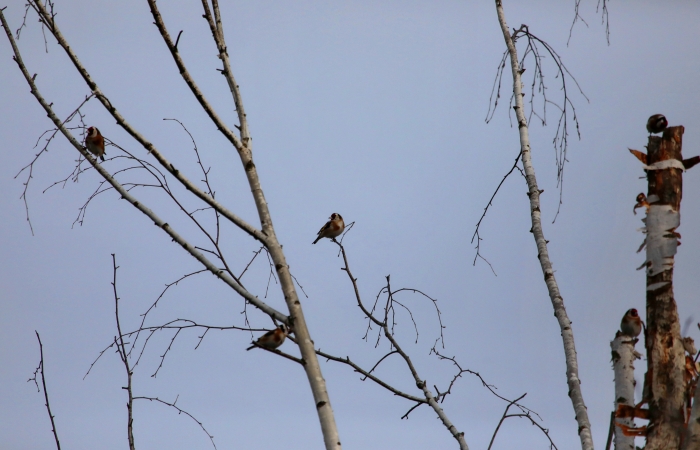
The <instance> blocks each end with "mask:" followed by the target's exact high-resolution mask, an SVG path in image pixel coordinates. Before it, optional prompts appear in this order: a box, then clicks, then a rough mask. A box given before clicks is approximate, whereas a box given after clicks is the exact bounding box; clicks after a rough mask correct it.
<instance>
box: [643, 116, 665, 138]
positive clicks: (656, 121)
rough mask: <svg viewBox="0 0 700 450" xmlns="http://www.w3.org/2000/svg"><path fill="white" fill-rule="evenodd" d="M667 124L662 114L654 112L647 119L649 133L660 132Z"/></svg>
mask: <svg viewBox="0 0 700 450" xmlns="http://www.w3.org/2000/svg"><path fill="white" fill-rule="evenodd" d="M667 126H668V120H666V117H664V115H663V114H654V115H653V116H651V117H649V120H647V131H648V132H649V133H650V134H653V133H661V132H662V131H664V130H665V129H666V127H667Z"/></svg>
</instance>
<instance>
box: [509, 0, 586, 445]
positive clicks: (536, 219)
mask: <svg viewBox="0 0 700 450" xmlns="http://www.w3.org/2000/svg"><path fill="white" fill-rule="evenodd" d="M496 11H497V13H498V22H499V23H500V25H501V31H502V32H503V38H504V39H505V42H506V46H507V47H508V53H509V56H510V66H511V71H512V73H513V97H514V99H515V106H514V107H513V109H514V110H515V115H516V117H517V120H518V130H519V132H520V149H521V151H522V156H521V159H522V163H523V169H524V171H525V179H526V180H527V187H528V196H529V197H530V217H531V220H532V235H533V237H534V238H535V244H536V245H537V252H538V255H537V256H538V258H539V260H540V265H541V266H542V273H543V274H544V281H545V284H546V285H547V291H548V292H549V298H550V300H551V301H552V306H553V307H554V316H555V317H556V318H557V321H558V322H559V328H560V329H561V337H562V340H563V344H564V354H565V356H566V380H567V384H568V386H569V397H570V398H571V402H572V404H573V407H574V412H575V414H576V422H577V423H578V435H579V438H580V440H581V448H582V449H583V450H592V449H593V437H592V436H591V424H590V421H589V420H588V412H587V411H586V404H585V403H584V401H583V394H582V392H581V380H580V379H579V376H578V360H577V356H576V345H575V344H574V332H573V330H572V328H571V321H570V320H569V317H568V315H567V314H566V308H565V307H564V299H563V298H562V296H561V294H560V293H559V286H558V285H557V281H556V278H555V277H554V270H553V269H552V263H551V262H550V260H549V253H548V251H547V241H546V240H545V238H544V232H543V230H542V220H541V213H540V190H539V188H538V186H537V178H536V176H535V168H534V166H533V165H532V155H531V153H530V138H529V134H528V126H527V120H526V119H525V110H524V105H523V92H522V81H521V77H520V76H521V74H522V71H521V70H520V64H519V63H518V52H517V49H516V48H515V43H514V42H513V38H512V37H511V35H510V33H509V31H508V24H507V23H506V18H505V14H504V12H503V4H502V1H501V0H496Z"/></svg>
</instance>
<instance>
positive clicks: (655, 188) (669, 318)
mask: <svg viewBox="0 0 700 450" xmlns="http://www.w3.org/2000/svg"><path fill="white" fill-rule="evenodd" d="M683 131H684V128H683V127H682V126H678V127H670V128H667V129H666V130H665V131H664V133H663V137H657V136H650V137H649V145H648V147H647V149H648V153H647V166H646V167H647V180H648V182H649V192H648V195H647V201H648V202H649V212H648V214H647V218H646V234H647V237H646V246H647V268H646V270H647V280H646V283H647V333H646V347H647V375H646V382H647V386H645V388H646V389H645V392H646V395H647V398H645V399H644V400H646V401H647V402H648V403H649V425H648V431H647V445H646V447H645V448H646V450H657V449H658V450H661V449H677V448H679V447H680V444H681V437H682V436H683V434H685V430H684V405H685V401H686V392H685V383H684V380H683V374H684V371H685V353H684V350H683V343H682V341H681V328H680V324H679V321H678V308H677V306H676V301H675V299H674V297H673V263H674V255H675V253H676V247H677V246H678V235H677V234H676V233H675V229H676V228H677V227H678V226H679V225H680V207H681V197H682V192H683V163H682V162H681V161H682V160H683V157H682V156H681V148H682V137H683Z"/></svg>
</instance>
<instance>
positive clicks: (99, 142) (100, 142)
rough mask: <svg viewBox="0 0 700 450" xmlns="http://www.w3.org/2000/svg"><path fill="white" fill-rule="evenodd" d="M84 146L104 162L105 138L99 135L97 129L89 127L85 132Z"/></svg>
mask: <svg viewBox="0 0 700 450" xmlns="http://www.w3.org/2000/svg"><path fill="white" fill-rule="evenodd" d="M85 146H86V147H87V149H88V150H89V151H90V153H92V154H93V155H95V156H99V157H100V158H102V161H104V160H105V138H103V137H102V135H101V134H100V130H98V129H97V127H90V128H88V130H87V136H86V137H85Z"/></svg>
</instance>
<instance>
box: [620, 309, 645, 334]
mask: <svg viewBox="0 0 700 450" xmlns="http://www.w3.org/2000/svg"><path fill="white" fill-rule="evenodd" d="M620 331H622V334H624V335H625V336H629V337H633V338H636V337H637V336H639V333H641V332H642V319H640V318H639V314H637V310H636V309H634V308H632V309H628V310H627V312H626V313H625V315H624V316H623V317H622V322H620Z"/></svg>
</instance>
